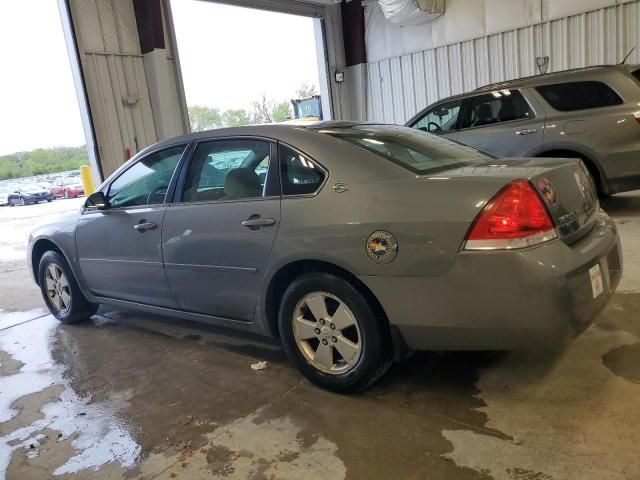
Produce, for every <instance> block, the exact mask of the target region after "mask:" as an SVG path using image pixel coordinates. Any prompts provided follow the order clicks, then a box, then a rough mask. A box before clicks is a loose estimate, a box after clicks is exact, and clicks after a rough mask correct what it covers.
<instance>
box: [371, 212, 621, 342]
mask: <svg viewBox="0 0 640 480" xmlns="http://www.w3.org/2000/svg"><path fill="white" fill-rule="evenodd" d="M594 265H599V266H600V270H601V272H602V281H603V292H602V293H600V294H599V295H597V296H596V297H595V298H594V292H593V290H592V282H591V277H590V274H589V269H591V268H592V267H594ZM621 275H622V257H621V250H620V243H619V238H618V234H617V231H616V227H615V224H614V223H613V221H612V220H611V219H610V218H609V217H608V216H607V215H606V214H605V213H600V214H598V220H597V222H596V225H595V226H594V228H593V230H592V231H591V232H590V233H589V234H588V235H587V236H586V237H584V238H583V239H581V240H580V241H578V242H576V243H574V244H572V245H566V244H565V243H564V242H562V241H561V240H554V241H551V242H549V243H546V244H544V245H541V246H538V247H534V248H530V249H526V250H518V251H509V252H505V251H500V252H461V253H460V254H459V255H458V258H457V259H456V261H455V263H454V265H453V266H452V268H451V270H450V271H449V272H448V273H447V274H446V275H443V276H441V277H433V278H427V277H422V278H420V277H372V276H361V277H360V279H361V280H362V281H363V282H364V283H365V284H366V285H367V286H368V287H369V288H370V289H371V290H372V292H373V293H374V295H376V297H377V298H378V300H379V301H380V303H381V305H382V307H383V308H384V310H385V312H386V314H387V317H388V318H389V321H390V322H391V324H392V325H394V326H396V327H397V328H398V330H399V331H400V333H401V335H402V337H403V339H404V341H405V342H406V344H407V345H408V346H409V348H411V349H414V350H492V349H513V348H520V347H522V346H526V345H531V344H534V343H537V342H538V341H542V342H546V341H548V340H549V339H559V338H563V337H564V336H566V335H573V336H575V335H578V334H579V333H580V332H582V331H583V330H584V329H586V328H587V327H588V326H589V325H590V324H591V322H592V321H593V319H594V318H595V317H596V316H597V315H598V314H599V313H600V312H601V311H602V309H603V308H604V307H605V306H606V304H607V303H608V301H609V299H610V298H611V296H612V295H613V292H614V291H615V289H616V287H617V286H618V283H619V282H620V277H621Z"/></svg>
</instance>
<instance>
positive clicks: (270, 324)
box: [264, 260, 390, 338]
mask: <svg viewBox="0 0 640 480" xmlns="http://www.w3.org/2000/svg"><path fill="white" fill-rule="evenodd" d="M311 272H323V273H330V274H333V275H335V276H337V277H340V278H342V279H343V280H346V281H348V282H349V283H350V284H351V285H353V286H354V287H355V288H356V289H357V290H358V291H359V292H360V293H361V294H362V295H364V297H365V298H366V299H367V300H368V301H369V302H370V303H371V305H372V306H373V307H374V308H375V309H376V311H377V312H378V313H379V314H380V315H381V317H382V318H383V320H384V322H385V324H386V325H387V327H389V325H390V324H389V319H388V317H387V314H386V312H385V310H384V308H383V306H382V304H381V303H380V302H379V301H378V299H377V297H376V296H375V295H374V294H373V292H372V291H371V290H370V289H369V287H367V286H366V285H365V284H364V283H363V282H362V281H361V280H360V279H359V278H358V277H357V276H355V275H354V274H353V273H351V272H349V271H348V270H346V269H345V268H343V267H340V266H338V265H336V264H335V263H331V262H328V261H324V260H296V261H292V262H290V263H287V264H286V265H283V266H281V267H280V268H279V269H278V270H277V271H276V273H275V274H274V275H273V276H272V277H271V279H270V280H269V284H268V286H267V291H266V295H265V303H264V308H265V319H266V323H267V328H268V331H269V333H270V334H271V335H272V336H273V337H275V338H279V337H280V332H279V331H278V309H279V308H280V301H281V300H282V295H283V294H284V292H285V290H286V289H287V287H288V286H289V285H290V284H291V282H292V281H293V280H295V279H296V278H298V277H299V276H301V275H304V274H305V273H311Z"/></svg>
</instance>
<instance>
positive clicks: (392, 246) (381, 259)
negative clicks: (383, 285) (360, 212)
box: [366, 230, 398, 264]
mask: <svg viewBox="0 0 640 480" xmlns="http://www.w3.org/2000/svg"><path fill="white" fill-rule="evenodd" d="M366 248H367V255H368V256H369V258H370V259H371V260H373V261H374V262H376V263H381V264H385V263H389V262H391V261H393V259H394V258H396V255H397V254H398V242H397V241H396V237H394V236H393V234H391V233H390V232H387V231H385V230H378V231H376V232H373V233H372V234H371V235H369V238H367V247H366Z"/></svg>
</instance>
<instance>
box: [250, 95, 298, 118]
mask: <svg viewBox="0 0 640 480" xmlns="http://www.w3.org/2000/svg"><path fill="white" fill-rule="evenodd" d="M253 117H254V120H255V121H256V123H275V122H284V121H285V120H286V119H287V118H291V104H290V103H289V102H287V101H286V100H285V101H282V102H278V103H276V102H274V101H273V100H267V96H266V95H265V94H264V93H263V94H262V95H261V96H260V98H259V99H258V100H256V101H255V102H253Z"/></svg>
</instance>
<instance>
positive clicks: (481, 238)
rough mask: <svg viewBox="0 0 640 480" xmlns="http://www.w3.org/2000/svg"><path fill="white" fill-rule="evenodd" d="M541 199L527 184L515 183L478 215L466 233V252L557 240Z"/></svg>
mask: <svg viewBox="0 0 640 480" xmlns="http://www.w3.org/2000/svg"><path fill="white" fill-rule="evenodd" d="M557 236H558V235H557V233H556V230H555V225H554V224H553V220H551V217H550V216H549V212H548V211H547V209H546V207H545V206H544V203H542V199H541V198H540V195H538V193H537V192H536V191H535V189H534V188H533V186H532V185H531V183H529V181H528V180H514V181H513V182H511V183H509V184H508V185H506V186H505V187H504V188H502V190H500V191H499V192H498V193H497V194H496V195H495V196H494V197H493V198H492V199H491V200H490V201H489V203H487V205H486V206H485V207H484V208H483V209H482V211H481V212H480V213H479V214H478V216H477V217H476V219H475V221H474V222H473V224H472V225H471V228H470V229H469V232H468V233H467V238H466V242H465V245H464V249H465V250H498V249H514V248H524V247H530V246H533V245H538V244H540V243H544V242H548V241H549V240H552V239H554V238H557Z"/></svg>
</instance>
